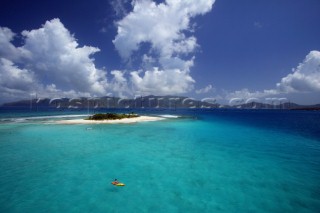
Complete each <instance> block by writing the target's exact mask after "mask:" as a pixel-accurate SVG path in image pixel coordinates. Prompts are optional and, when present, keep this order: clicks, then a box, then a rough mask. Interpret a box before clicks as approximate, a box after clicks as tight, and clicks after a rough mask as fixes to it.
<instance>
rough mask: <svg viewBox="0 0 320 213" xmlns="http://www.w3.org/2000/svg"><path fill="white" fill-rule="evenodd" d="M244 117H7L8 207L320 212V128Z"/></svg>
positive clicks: (1, 143)
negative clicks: (94, 120) (81, 121)
mask: <svg viewBox="0 0 320 213" xmlns="http://www.w3.org/2000/svg"><path fill="white" fill-rule="evenodd" d="M183 113H185V112H181V113H180V114H183ZM227 113H228V112H227ZM235 113H236V115H239V116H238V118H235V117H234V116H228V115H230V114H227V115H224V114H214V113H212V112H202V113H197V112H187V113H186V114H187V115H188V117H184V118H171V119H166V120H163V121H156V122H146V123H136V124H109V125H108V124H99V125H98V124H96V125H58V124H53V123H51V122H50V121H51V120H53V119H58V118H50V117H48V118H47V119H43V118H41V119H34V120H32V119H31V120H27V121H26V120H24V121H23V122H13V121H8V120H5V119H3V122H2V124H0V169H1V173H0V212H320V138H318V135H317V134H316V130H317V129H315V131H314V132H312V131H311V130H310V129H311V125H310V128H309V130H306V129H307V127H308V124H310V121H309V120H308V121H303V119H302V122H301V126H303V127H304V128H301V132H299V131H298V130H297V129H294V127H287V128H285V127H284V128H283V129H281V128H279V126H273V125H271V124H270V123H269V124H266V125H265V127H264V126H263V125H261V122H260V121H261V120H262V118H270V116H271V117H272V116H274V117H278V116H279V115H278V114H277V113H269V114H267V115H266V114H263V115H262V114H261V115H257V114H256V115H255V116H256V118H257V117H258V118H259V119H258V120H257V121H256V123H254V122H252V120H248V119H247V120H246V119H244V118H242V117H241V116H242V115H240V114H241V112H235ZM237 113H238V114H237ZM239 113H240V114H239ZM158 114H159V113H158ZM178 114H179V113H178ZM253 114H254V113H253ZM55 115H56V114H55ZM190 115H192V116H190ZM33 116H34V115H33ZM259 116H260V117H259ZM286 116H288V117H290V119H292V117H293V118H297V119H299V116H300V115H298V116H297V115H296V114H292V115H291V114H290V115H286ZM294 116H296V117H294ZM306 116H310V115H304V116H300V117H303V118H305V117H306ZM317 116H319V114H314V115H311V116H310V118H315V119H317V118H318V117H317ZM2 117H5V116H2ZM231 117H232V118H231ZM243 117H247V115H246V116H243ZM195 118H196V119H195ZM288 119H289V118H288ZM293 120H294V119H293ZM242 121H243V122H242ZM249 121H250V122H249ZM303 122H304V123H303ZM313 122H314V123H312V126H313V128H314V126H315V124H318V125H319V122H320V121H319V120H315V121H313ZM275 127H277V128H275ZM316 127H317V126H316ZM88 128H89V129H88ZM290 130H294V131H290ZM304 130H306V131H307V132H303V131H304ZM319 130H320V129H319ZM310 131H311V132H310ZM115 178H117V179H118V180H119V181H121V182H124V183H125V184H126V186H125V187H115V186H113V185H111V182H112V181H113V180H114V179H115Z"/></svg>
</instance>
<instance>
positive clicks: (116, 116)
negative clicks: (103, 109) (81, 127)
mask: <svg viewBox="0 0 320 213" xmlns="http://www.w3.org/2000/svg"><path fill="white" fill-rule="evenodd" d="M136 117H139V115H137V114H134V113H130V114H118V113H99V114H94V115H92V116H89V117H88V118H87V119H88V120H95V121H97V120H98V121H100V120H120V119H124V118H136Z"/></svg>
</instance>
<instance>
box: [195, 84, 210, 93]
mask: <svg viewBox="0 0 320 213" xmlns="http://www.w3.org/2000/svg"><path fill="white" fill-rule="evenodd" d="M211 91H214V88H213V86H212V85H211V84H209V85H208V86H206V87H204V88H201V89H198V90H196V93H197V94H204V93H208V92H211Z"/></svg>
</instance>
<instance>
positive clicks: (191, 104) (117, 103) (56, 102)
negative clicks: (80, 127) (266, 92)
mask: <svg viewBox="0 0 320 213" xmlns="http://www.w3.org/2000/svg"><path fill="white" fill-rule="evenodd" d="M1 107H29V108H35V107H42V108H46V107H48V108H72V109H85V108H169V109H172V108H211V109H212V108H226V109H237V108H238V109H290V110H320V104H316V105H299V104H296V103H290V102H286V103H280V104H269V103H260V102H250V103H245V104H238V105H221V104H219V103H216V101H215V100H214V99H203V100H195V99H193V98H189V97H184V96H154V95H149V96H139V97H136V98H134V99H132V98H131V99H130V98H127V99H126V98H119V97H109V96H105V97H100V98H85V97H80V98H71V99H70V98H54V99H49V98H42V99H31V100H21V101H16V102H10V103H5V104H2V105H1Z"/></svg>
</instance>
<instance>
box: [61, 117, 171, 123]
mask: <svg viewBox="0 0 320 213" xmlns="http://www.w3.org/2000/svg"><path fill="white" fill-rule="evenodd" d="M164 119H165V118H160V117H153V116H139V117H136V118H124V119H121V120H101V121H95V120H85V119H72V120H60V121H56V122H55V123H57V124H121V123H136V122H147V121H159V120H164Z"/></svg>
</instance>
